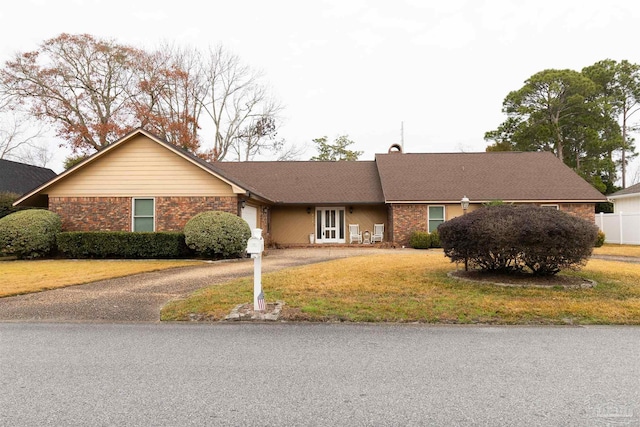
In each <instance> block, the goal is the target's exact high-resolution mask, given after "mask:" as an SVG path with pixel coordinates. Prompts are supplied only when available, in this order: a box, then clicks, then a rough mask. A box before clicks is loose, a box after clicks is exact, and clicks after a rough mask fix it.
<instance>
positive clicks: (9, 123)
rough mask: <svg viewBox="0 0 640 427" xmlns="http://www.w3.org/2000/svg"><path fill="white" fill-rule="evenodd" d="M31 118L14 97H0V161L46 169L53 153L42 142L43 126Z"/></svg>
mask: <svg viewBox="0 0 640 427" xmlns="http://www.w3.org/2000/svg"><path fill="white" fill-rule="evenodd" d="M29 118H30V117H29V115H28V114H25V113H24V112H23V111H21V110H20V109H19V105H17V103H16V102H15V100H14V99H13V98H12V97H9V96H6V95H0V159H13V160H17V161H20V162H22V163H28V164H32V165H36V166H43V167H44V166H46V165H47V163H48V162H50V161H51V159H52V158H53V153H52V152H51V150H50V149H49V147H47V145H46V144H45V143H43V142H42V140H41V137H42V136H43V134H44V128H43V126H42V125H41V124H39V123H37V122H36V123H33V121H32V120H29Z"/></svg>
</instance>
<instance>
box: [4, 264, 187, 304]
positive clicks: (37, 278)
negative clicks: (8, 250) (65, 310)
mask: <svg viewBox="0 0 640 427" xmlns="http://www.w3.org/2000/svg"><path fill="white" fill-rule="evenodd" d="M197 264H199V263H198V262H196V261H183V260H177V261H176V260H167V261H164V260H152V261H146V260H145V261H137V260H136V261H119V260H38V261H3V262H0V297H7V296H11V295H19V294H26V293H31V292H40V291H44V290H48V289H56V288H62V287H65V286H72V285H80V284H83V283H89V282H94V281H96V280H104V279H112V278H115V277H122V276H129V275H132V274H137V273H144V272H149V271H156V270H164V269H168V268H175V267H184V266H189V265H197Z"/></svg>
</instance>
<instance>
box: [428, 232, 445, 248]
mask: <svg viewBox="0 0 640 427" xmlns="http://www.w3.org/2000/svg"><path fill="white" fill-rule="evenodd" d="M429 236H430V237H431V247H432V248H441V247H442V244H441V243H440V235H439V234H438V230H435V231H432V232H431V234H430V235H429Z"/></svg>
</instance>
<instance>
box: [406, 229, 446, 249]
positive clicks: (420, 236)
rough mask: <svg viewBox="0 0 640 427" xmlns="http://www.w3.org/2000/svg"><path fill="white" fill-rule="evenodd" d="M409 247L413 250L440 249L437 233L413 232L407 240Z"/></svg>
mask: <svg viewBox="0 0 640 427" xmlns="http://www.w3.org/2000/svg"><path fill="white" fill-rule="evenodd" d="M409 246H411V247H412V248H414V249H429V248H440V247H442V246H441V245H440V235H439V234H438V232H437V231H433V232H431V233H428V232H426V231H414V232H413V233H411V237H410V238H409Z"/></svg>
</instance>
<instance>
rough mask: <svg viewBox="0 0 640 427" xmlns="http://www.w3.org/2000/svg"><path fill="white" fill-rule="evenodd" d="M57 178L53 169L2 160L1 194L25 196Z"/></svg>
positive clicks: (0, 162)
mask: <svg viewBox="0 0 640 427" xmlns="http://www.w3.org/2000/svg"><path fill="white" fill-rule="evenodd" d="M55 176H56V173H55V172H54V171H52V170H51V169H47V168H42V167H39V166H33V165H27V164H25V163H18V162H14V161H11V160H5V159H0V192H9V193H16V194H24V193H26V192H28V191H31V190H33V189H34V188H36V187H39V186H40V185H42V184H44V183H45V182H47V181H49V180H50V179H52V178H54V177H55Z"/></svg>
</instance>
